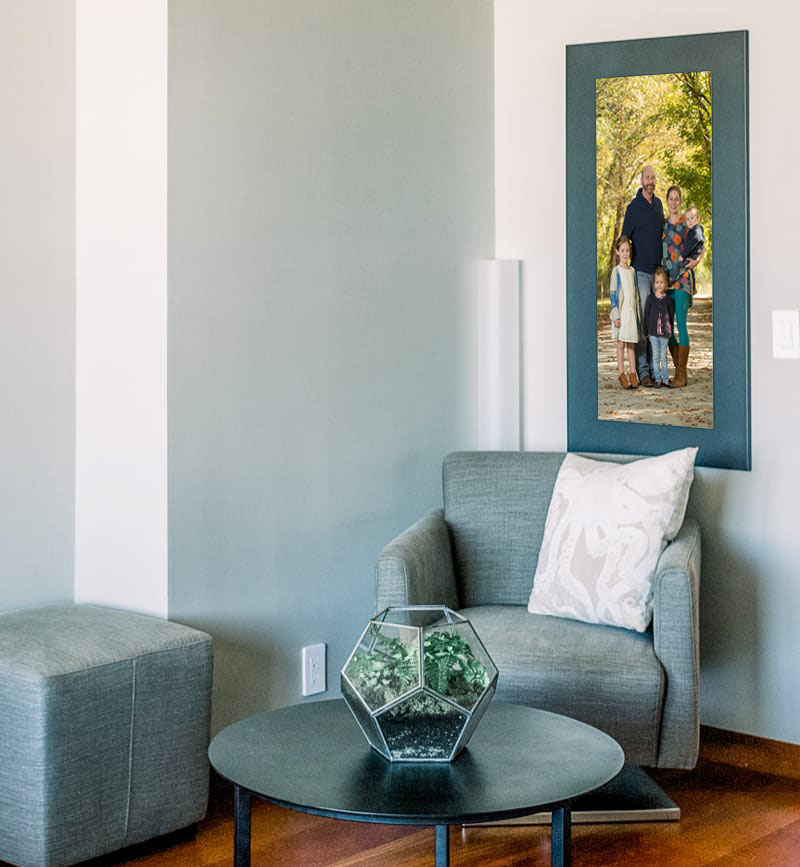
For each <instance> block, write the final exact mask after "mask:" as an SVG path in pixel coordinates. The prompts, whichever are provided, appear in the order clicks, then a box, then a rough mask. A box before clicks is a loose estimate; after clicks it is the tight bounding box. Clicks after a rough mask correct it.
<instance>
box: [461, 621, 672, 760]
mask: <svg viewBox="0 0 800 867" xmlns="http://www.w3.org/2000/svg"><path fill="white" fill-rule="evenodd" d="M460 613H461V614H463V616H464V617H466V618H467V619H468V620H469V621H470V622H471V623H472V625H473V626H474V627H475V631H476V632H477V633H478V635H479V636H480V638H481V641H483V643H484V645H485V646H486V649H487V650H488V651H489V654H490V656H491V657H492V659H493V660H494V662H495V665H496V666H497V668H498V669H499V671H500V677H499V679H498V681H497V698H498V699H499V700H501V701H509V702H512V703H514V704H524V705H528V706H529V707H537V708H542V709H543V710H551V711H554V712H556V713H562V714H566V715H567V716H571V717H574V718H575V719H579V720H581V721H583V722H585V723H588V724H589V725H593V726H597V727H598V728H600V729H602V730H603V731H605V732H608V734H610V735H611V736H612V737H613V738H615V739H616V740H617V741H619V743H620V744H622V746H623V749H624V750H625V760H626V761H627V762H628V763H629V764H634V765H653V766H654V765H656V764H657V759H658V751H659V728H660V725H659V721H660V718H661V708H662V703H663V696H664V690H665V688H666V676H665V673H664V669H663V667H662V666H661V664H660V662H659V660H658V658H657V657H656V654H655V650H654V648H653V641H652V637H651V636H650V634H649V633H645V634H640V633H638V632H633V631H631V630H627V629H617V628H614V627H612V626H602V625H598V624H586V623H579V622H577V621H575V620H563V619H561V618H558V617H543V616H540V615H535V614H528V612H527V611H525V608H524V607H522V606H518V605H480V606H476V607H474V608H463V609H462V610H461V612H460Z"/></svg>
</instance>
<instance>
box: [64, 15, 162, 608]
mask: <svg viewBox="0 0 800 867" xmlns="http://www.w3.org/2000/svg"><path fill="white" fill-rule="evenodd" d="M167 12H168V3H167V0H114V2H109V0H77V2H76V103H77V109H76V296H77V300H76V456H75V461H76V479H75V600H76V602H95V603H98V604H103V605H112V606H118V607H121V608H129V609H133V610H138V611H143V612H147V613H152V614H157V615H160V616H163V617H166V616H167V606H168V572H167V550H168V549H167Z"/></svg>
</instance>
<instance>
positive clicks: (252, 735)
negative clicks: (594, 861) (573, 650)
mask: <svg viewBox="0 0 800 867" xmlns="http://www.w3.org/2000/svg"><path fill="white" fill-rule="evenodd" d="M208 756H209V759H210V760H211V764H212V765H213V767H214V768H215V769H216V770H217V772H218V773H219V774H221V775H222V776H223V777H225V778H226V779H228V780H230V781H231V782H232V783H233V785H234V810H235V823H236V825H235V835H234V836H235V839H234V863H235V865H236V867H246V865H249V864H250V799H251V796H252V795H256V796H257V797H259V798H263V799H265V800H267V801H271V802H272V803H273V804H278V805H279V806H281V807H289V808H290V809H292V810H299V811H300V812H303V813H313V814H315V815H317V816H329V817H331V818H333V819H347V820H350V821H355V822H381V823H388V824H393V825H432V826H435V828H436V865H437V867H444V865H447V864H448V863H449V857H450V849H449V834H448V829H449V826H450V825H461V824H466V823H469V822H486V821H494V820H499V819H510V818H514V817H516V816H524V815H527V814H528V813H534V812H538V811H544V810H548V811H552V816H553V818H552V834H553V842H552V858H551V863H552V864H554V865H555V864H558V865H568V864H569V863H570V847H571V821H570V815H571V814H570V803H571V801H572V800H574V799H575V798H577V797H579V796H580V795H583V794H585V793H587V792H591V791H592V790H594V789H598V788H600V786H602V785H604V784H605V783H607V782H608V781H609V780H611V779H613V778H614V777H615V776H616V775H617V774H618V773H619V771H620V770H621V769H622V765H623V761H624V757H623V753H622V748H621V747H620V746H619V744H618V743H617V742H616V741H615V740H613V739H612V738H610V737H609V736H608V735H606V734H604V733H603V732H601V731H599V730H598V729H595V728H592V727H591V726H588V725H585V724H584V723H581V722H578V721H577V720H573V719H570V718H569V717H565V716H559V715H558V714H553V713H547V712H546V711H541V710H532V709H531V708H527V707H520V706H518V705H511V704H504V703H502V702H493V703H492V704H491V705H490V706H489V708H488V709H487V711H486V714H485V716H484V717H483V719H482V720H481V722H480V724H479V726H478V728H477V730H476V731H475V734H474V735H473V736H472V740H471V741H470V742H469V745H468V747H467V748H466V749H465V750H464V752H462V753H461V755H460V756H459V757H458V758H457V759H456V760H455V761H454V762H451V763H446V762H436V763H431V762H394V763H392V762H389V761H387V760H386V759H384V758H383V757H382V756H380V755H378V754H377V753H376V752H374V751H373V750H371V749H370V747H369V745H368V744H367V742H366V741H365V740H364V737H363V735H362V734H361V731H360V730H359V728H358V726H357V725H356V722H355V720H354V719H353V717H352V715H351V714H350V711H349V710H348V708H347V705H345V703H344V701H342V700H341V699H337V700H333V701H319V702H309V703H306V704H298V705H294V706H292V707H286V708H282V709H281V710H274V711H269V712H267V713H261V714H257V715H256V716H252V717H249V718H248V719H244V720H241V721H240V722H237V723H234V724H233V725H231V726H228V728H226V729H224V730H223V731H221V732H220V733H219V734H218V735H217V736H216V737H215V738H214V740H213V741H212V742H211V746H210V747H209V750H208Z"/></svg>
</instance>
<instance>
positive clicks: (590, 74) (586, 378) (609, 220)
mask: <svg viewBox="0 0 800 867" xmlns="http://www.w3.org/2000/svg"><path fill="white" fill-rule="evenodd" d="M747 40H748V34H747V31H736V32H728V33H711V34H702V35H695V36H674V37H665V38H663V39H640V40H633V41H625V42H602V43H593V44H585V45H569V46H567V52H566V61H567V69H566V76H567V78H566V86H567V189H566V195H567V430H568V448H569V450H570V451H581V452H601V453H602V452H606V453H622V452H625V453H630V454H641V455H652V454H661V453H663V452H665V451H670V450H672V449H677V448H684V447H686V446H697V447H698V448H699V451H698V455H697V464H698V465H702V466H713V467H724V468H728V469H740V470H749V469H750V462H751V444H750V295H749V216H748V215H749V198H748V186H749V183H748V42H747Z"/></svg>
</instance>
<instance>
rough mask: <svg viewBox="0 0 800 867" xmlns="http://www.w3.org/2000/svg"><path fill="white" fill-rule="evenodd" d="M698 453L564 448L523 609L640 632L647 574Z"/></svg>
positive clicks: (675, 516)
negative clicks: (641, 454)
mask: <svg viewBox="0 0 800 867" xmlns="http://www.w3.org/2000/svg"><path fill="white" fill-rule="evenodd" d="M696 454H697V449H696V448H687V449H680V450H679V451H674V452H669V453H668V454H666V455H661V456H660V457H654V458H645V459H643V460H638V461H633V462H632V463H627V464H618V463H616V462H613V463H611V462H607V461H595V460H590V459H588V458H583V457H580V456H578V455H573V454H569V455H567V456H566V457H565V458H564V462H563V463H562V465H561V468H560V470H559V473H558V477H557V479H556V483H555V487H554V489H553V495H552V498H551V500H550V507H549V510H548V513H547V520H546V523H545V530H544V538H543V540H542V545H541V549H540V552H539V561H538V565H537V567H536V575H535V577H534V582H533V590H532V591H531V595H530V599H529V601H528V611H529V612H530V613H532V614H549V615H555V616H558V617H566V618H570V619H574V620H582V621H584V622H586V623H603V624H608V625H610V626H618V627H625V628H627V629H635V630H636V631H637V632H644V631H645V630H646V629H647V628H648V626H649V625H650V621H651V619H652V611H653V575H654V573H655V570H656V565H657V563H658V559H659V557H660V556H661V553H662V551H663V550H664V548H665V546H666V544H667V542H669V541H670V540H671V539H672V538H674V536H675V534H676V533H677V532H678V530H679V529H680V527H681V525H682V523H683V517H684V513H685V511H686V503H687V500H688V497H689V488H690V486H691V483H692V479H693V476H694V459H695V455H696Z"/></svg>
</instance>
